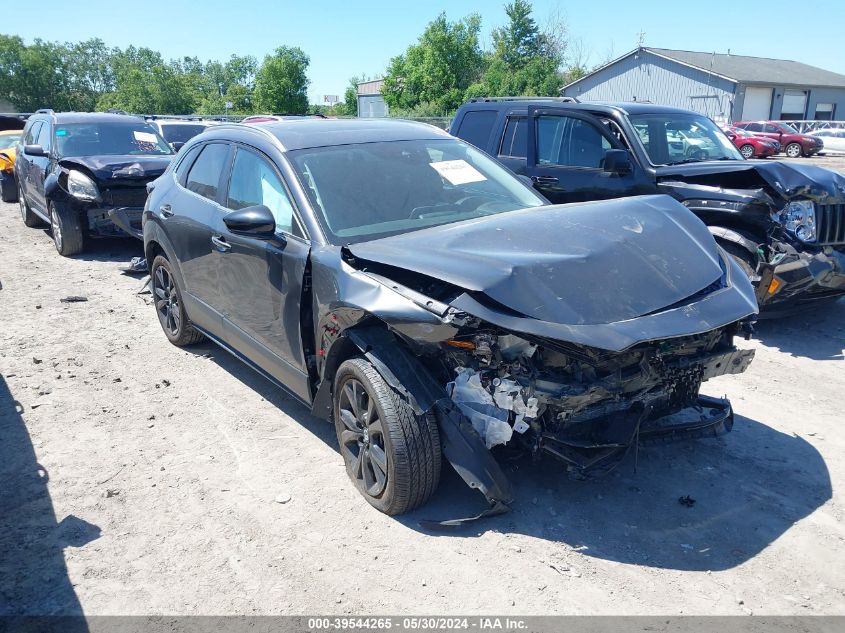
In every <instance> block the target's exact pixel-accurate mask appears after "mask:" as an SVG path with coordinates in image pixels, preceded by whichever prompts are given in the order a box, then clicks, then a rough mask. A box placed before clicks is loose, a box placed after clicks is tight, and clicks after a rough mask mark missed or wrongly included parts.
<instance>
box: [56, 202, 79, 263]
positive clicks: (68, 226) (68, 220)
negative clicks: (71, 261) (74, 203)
mask: <svg viewBox="0 0 845 633" xmlns="http://www.w3.org/2000/svg"><path fill="white" fill-rule="evenodd" d="M47 210H48V211H49V215H50V233H51V235H52V236H53V244H55V245H56V250H57V251H58V252H59V255H62V256H64V257H70V256H71V255H76V254H78V253H81V252H82V251H83V250H84V249H85V232H84V230H83V228H82V221H81V220H80V218H79V213H77V212H76V211H75V210H74V209H73V208H71V207H69V206H68V205H66V204H64V203H62V202H55V201H51V202H48V203H47Z"/></svg>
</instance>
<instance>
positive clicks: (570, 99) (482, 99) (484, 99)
mask: <svg viewBox="0 0 845 633" xmlns="http://www.w3.org/2000/svg"><path fill="white" fill-rule="evenodd" d="M469 101H470V103H482V102H495V101H551V102H554V103H581V102H580V101H579V100H578V99H576V98H575V97H475V98H474V99H470V100H469Z"/></svg>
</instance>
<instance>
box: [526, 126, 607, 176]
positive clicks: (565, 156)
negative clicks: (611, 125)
mask: <svg viewBox="0 0 845 633" xmlns="http://www.w3.org/2000/svg"><path fill="white" fill-rule="evenodd" d="M612 147H613V145H611V143H610V140H609V139H608V138H607V137H605V136H604V134H602V133H601V132H600V131H599V129H598V128H597V127H596V126H595V125H593V124H592V123H590V122H588V121H584V120H582V119H576V118H574V117H567V116H540V117H538V119H537V150H538V156H537V158H538V161H537V162H538V163H540V164H547V165H560V166H562V167H586V168H590V169H599V168H601V166H602V162H603V161H604V153H605V152H606V151H607V150H609V149H611V148H612Z"/></svg>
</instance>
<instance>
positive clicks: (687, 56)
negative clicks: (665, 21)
mask: <svg viewBox="0 0 845 633" xmlns="http://www.w3.org/2000/svg"><path fill="white" fill-rule="evenodd" d="M561 94H562V95H564V96H567V97H577V98H578V99H581V100H585V101H646V102H651V103H657V104H661V105H671V106H676V107H680V108H687V109H690V110H695V111H697V112H701V113H702V114H706V115H707V116H709V117H710V118H712V119H714V120H716V121H719V122H729V121H740V120H749V119H751V120H758V119H780V120H835V119H837V117H838V118H840V119H843V118H845V75H840V74H837V73H834V72H830V71H827V70H824V69H822V68H816V67H815V66H809V65H807V64H802V63H800V62H793V61H788V60H782V59H769V58H766V57H748V56H746V55H732V54H730V53H728V54H723V53H696V52H692V51H676V50H670V49H666V48H646V47H641V48H636V49H634V50H632V51H631V52H630V53H627V54H625V55H623V56H622V57H619V58H617V59H614V60H613V61H611V62H608V63H607V64H605V65H604V66H601V67H600V68H597V69H596V70H594V71H593V72H591V73H590V74H589V75H586V76H585V77H582V78H581V79H579V80H577V81H574V82H572V83H571V84H569V85H567V86H564V88H563V89H562V90H561Z"/></svg>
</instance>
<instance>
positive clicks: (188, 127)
mask: <svg viewBox="0 0 845 633" xmlns="http://www.w3.org/2000/svg"><path fill="white" fill-rule="evenodd" d="M204 131H205V126H204V125H200V124H199V123H197V124H188V123H180V124H178V125H177V124H174V123H169V124H168V123H162V124H161V135H162V136H163V137H164V140H165V141H167V142H168V143H187V142H188V141H190V140H191V139H192V138H194V137H195V136H196V135H197V134H199V133H200V132H204Z"/></svg>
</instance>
